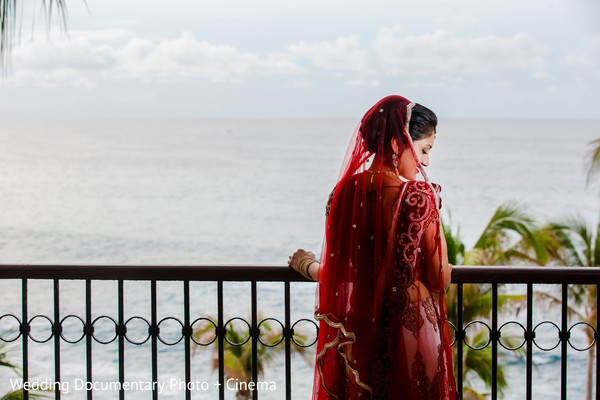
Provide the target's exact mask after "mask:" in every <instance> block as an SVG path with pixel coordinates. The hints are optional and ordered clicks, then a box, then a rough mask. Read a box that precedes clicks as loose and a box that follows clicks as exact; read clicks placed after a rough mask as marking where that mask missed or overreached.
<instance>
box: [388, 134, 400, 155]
mask: <svg viewBox="0 0 600 400" xmlns="http://www.w3.org/2000/svg"><path fill="white" fill-rule="evenodd" d="M390 144H391V146H392V154H399V153H400V141H399V140H398V138H395V137H394V138H392V140H390Z"/></svg>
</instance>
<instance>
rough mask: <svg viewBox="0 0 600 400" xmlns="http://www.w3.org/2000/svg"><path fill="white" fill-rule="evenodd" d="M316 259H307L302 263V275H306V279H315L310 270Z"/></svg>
mask: <svg viewBox="0 0 600 400" xmlns="http://www.w3.org/2000/svg"><path fill="white" fill-rule="evenodd" d="M315 261H316V260H315V259H312V260H307V261H305V262H304V264H303V265H302V275H304V277H305V278H306V279H309V280H311V281H312V280H314V279H313V278H312V276H310V273H309V271H308V270H309V269H310V266H311V265H312V263H314V262H315Z"/></svg>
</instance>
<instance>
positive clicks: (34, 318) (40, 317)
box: [28, 315, 54, 343]
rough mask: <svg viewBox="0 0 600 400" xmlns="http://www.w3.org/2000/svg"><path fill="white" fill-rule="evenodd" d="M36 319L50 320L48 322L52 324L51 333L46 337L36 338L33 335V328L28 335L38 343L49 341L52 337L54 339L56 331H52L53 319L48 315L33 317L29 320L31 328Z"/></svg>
mask: <svg viewBox="0 0 600 400" xmlns="http://www.w3.org/2000/svg"><path fill="white" fill-rule="evenodd" d="M36 319H41V320H46V321H48V323H49V324H50V329H49V330H50V335H48V337H47V338H46V339H36V338H35V337H34V335H33V329H31V330H30V331H29V333H28V336H29V338H30V339H31V340H33V341H34V342H36V343H46V342H47V341H49V340H50V339H52V336H54V333H53V332H52V320H51V319H50V318H48V317H46V316H45V315H36V316H34V317H32V318H31V319H30V320H29V326H30V328H31V326H32V322H33V321H35V320H36Z"/></svg>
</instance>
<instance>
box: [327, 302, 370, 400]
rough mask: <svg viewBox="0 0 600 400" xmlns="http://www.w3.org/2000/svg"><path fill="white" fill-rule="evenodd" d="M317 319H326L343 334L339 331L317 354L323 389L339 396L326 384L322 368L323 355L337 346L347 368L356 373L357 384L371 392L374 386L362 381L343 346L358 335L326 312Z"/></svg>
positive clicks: (331, 394) (351, 341) (353, 340)
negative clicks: (347, 329) (330, 317)
mask: <svg viewBox="0 0 600 400" xmlns="http://www.w3.org/2000/svg"><path fill="white" fill-rule="evenodd" d="M315 319H316V320H317V321H324V322H325V323H326V324H327V325H329V326H330V327H332V328H335V329H338V330H339V331H340V332H341V334H342V336H340V334H339V333H338V334H337V335H336V337H335V339H334V340H332V341H330V342H328V343H326V344H325V345H324V346H323V350H321V352H320V353H319V354H317V365H318V370H319V375H320V376H321V386H322V387H323V389H325V391H326V392H327V393H328V394H329V395H330V396H333V397H334V398H336V399H337V398H338V396H337V395H335V394H334V393H332V392H331V391H330V390H329V389H328V388H327V387H326V386H325V382H324V379H323V371H322V370H321V365H322V363H323V356H324V355H325V353H327V350H329V349H331V348H333V347H337V351H338V353H339V354H340V355H341V356H342V358H343V359H344V363H345V364H346V368H348V370H350V372H352V375H354V380H355V381H356V384H357V385H358V386H360V387H362V388H363V389H365V390H367V391H369V392H371V390H372V388H371V387H370V386H369V385H367V384H366V383H364V382H363V381H361V379H360V376H359V374H358V371H357V370H356V369H354V368H353V367H352V366H351V365H350V360H348V356H347V355H346V353H344V351H343V349H342V346H345V345H350V344H353V343H354V342H355V341H356V335H355V334H354V333H353V332H346V328H345V327H344V324H342V323H336V322H333V321H331V319H329V318H328V317H327V316H326V315H324V314H319V315H315ZM342 337H343V338H344V339H345V340H344V341H342Z"/></svg>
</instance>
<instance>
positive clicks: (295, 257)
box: [288, 249, 316, 272]
mask: <svg viewBox="0 0 600 400" xmlns="http://www.w3.org/2000/svg"><path fill="white" fill-rule="evenodd" d="M307 258H310V259H313V260H316V257H315V254H314V253H313V252H310V251H306V250H304V249H298V250H296V252H295V253H294V254H292V255H291V256H290V257H289V260H288V265H289V266H290V267H291V268H292V269H293V270H294V271H297V272H300V263H301V262H302V261H303V260H306V259H307Z"/></svg>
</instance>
